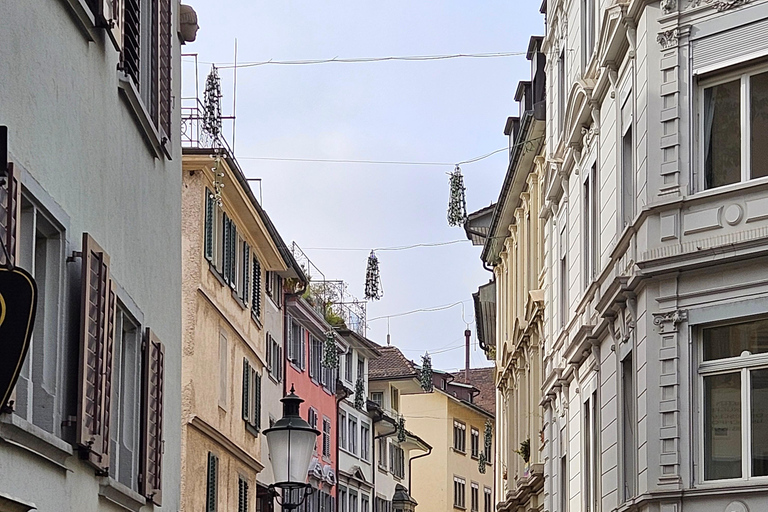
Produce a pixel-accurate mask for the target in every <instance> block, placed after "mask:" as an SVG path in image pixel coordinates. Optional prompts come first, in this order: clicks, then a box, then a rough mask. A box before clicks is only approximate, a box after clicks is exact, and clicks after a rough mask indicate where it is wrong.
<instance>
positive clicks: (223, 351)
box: [219, 332, 229, 409]
mask: <svg viewBox="0 0 768 512" xmlns="http://www.w3.org/2000/svg"><path fill="white" fill-rule="evenodd" d="M228 368H229V349H228V348H227V335H226V334H224V333H223V332H220V333H219V407H221V408H223V409H226V408H227V395H228V393H229V384H228V382H229V378H228V373H229V372H228Z"/></svg>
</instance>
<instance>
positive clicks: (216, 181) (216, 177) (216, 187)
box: [210, 155, 224, 208]
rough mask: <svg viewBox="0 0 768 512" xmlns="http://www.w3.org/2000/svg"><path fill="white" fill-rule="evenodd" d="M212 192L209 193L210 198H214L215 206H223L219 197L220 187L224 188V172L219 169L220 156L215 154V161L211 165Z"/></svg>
mask: <svg viewBox="0 0 768 512" xmlns="http://www.w3.org/2000/svg"><path fill="white" fill-rule="evenodd" d="M211 170H212V171H213V192H211V193H210V198H211V199H213V200H214V202H215V203H216V206H218V207H219V208H222V207H223V204H224V203H223V201H222V199H221V189H223V188H224V182H223V179H224V172H223V171H222V170H221V157H220V156H219V155H216V163H215V164H214V166H213V169H211Z"/></svg>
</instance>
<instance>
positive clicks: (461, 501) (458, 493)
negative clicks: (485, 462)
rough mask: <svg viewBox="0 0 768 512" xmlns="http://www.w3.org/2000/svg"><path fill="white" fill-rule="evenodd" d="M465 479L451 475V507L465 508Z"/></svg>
mask: <svg viewBox="0 0 768 512" xmlns="http://www.w3.org/2000/svg"><path fill="white" fill-rule="evenodd" d="M466 498H467V480H466V479H465V478H462V477H460V476H456V475H453V508H458V509H461V510H466V504H467V500H466Z"/></svg>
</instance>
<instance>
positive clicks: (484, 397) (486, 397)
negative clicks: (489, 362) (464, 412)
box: [452, 367, 496, 416]
mask: <svg viewBox="0 0 768 512" xmlns="http://www.w3.org/2000/svg"><path fill="white" fill-rule="evenodd" d="M452 375H453V377H454V382H461V383H464V384H471V385H472V386H474V387H476V388H477V389H478V390H479V391H480V393H479V394H478V395H477V396H475V399H474V404H475V405H477V406H478V407H480V408H481V409H483V410H484V411H485V412H487V413H488V414H491V415H493V416H495V415H496V386H495V384H494V382H495V377H494V375H493V367H488V368H470V369H469V382H467V381H466V379H465V378H464V371H463V370H462V371H460V372H455V373H452Z"/></svg>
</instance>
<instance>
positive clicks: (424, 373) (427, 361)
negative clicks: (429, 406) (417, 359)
mask: <svg viewBox="0 0 768 512" xmlns="http://www.w3.org/2000/svg"><path fill="white" fill-rule="evenodd" d="M419 380H420V381H421V389H423V390H424V391H426V392H427V393H431V392H432V386H433V384H432V358H431V357H429V352H425V353H424V355H423V356H421V375H420V376H419Z"/></svg>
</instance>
